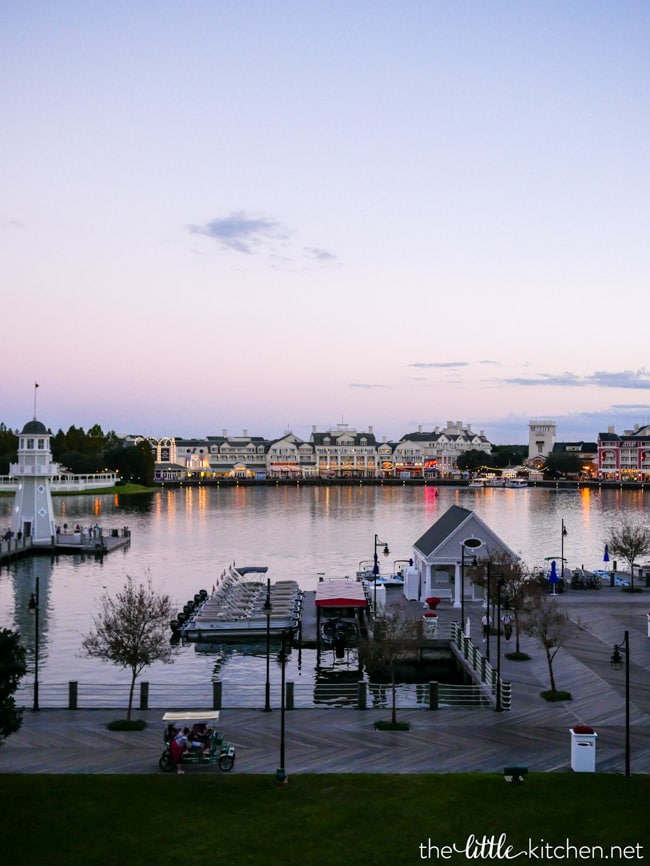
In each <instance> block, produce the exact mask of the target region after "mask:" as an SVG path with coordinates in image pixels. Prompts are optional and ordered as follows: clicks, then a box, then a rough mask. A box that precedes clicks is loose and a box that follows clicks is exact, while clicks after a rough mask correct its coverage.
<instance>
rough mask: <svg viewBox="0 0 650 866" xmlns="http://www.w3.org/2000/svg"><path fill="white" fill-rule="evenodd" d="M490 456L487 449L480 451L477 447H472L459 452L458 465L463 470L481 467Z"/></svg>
mask: <svg viewBox="0 0 650 866" xmlns="http://www.w3.org/2000/svg"><path fill="white" fill-rule="evenodd" d="M489 460H490V457H489V455H488V454H486V453H485V451H478V450H477V449H476V448H471V449H470V450H469V451H464V452H463V453H462V454H459V455H458V457H457V459H456V466H457V467H458V469H461V470H463V471H464V470H466V469H467V470H470V471H472V470H474V469H481V468H482V467H483V466H485V465H486V461H489Z"/></svg>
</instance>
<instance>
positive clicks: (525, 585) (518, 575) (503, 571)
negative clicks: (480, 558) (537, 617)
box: [476, 553, 537, 655]
mask: <svg viewBox="0 0 650 866" xmlns="http://www.w3.org/2000/svg"><path fill="white" fill-rule="evenodd" d="M490 565H491V568H490V584H491V586H490V601H491V605H492V610H491V612H490V615H491V617H492V621H493V622H494V605H495V604H496V601H497V591H498V586H497V584H498V581H499V580H503V585H502V587H501V609H502V613H503V611H504V610H508V611H509V613H511V614H512V618H513V619H514V623H515V653H516V654H517V655H521V648H520V641H521V632H522V630H523V620H524V619H525V611H526V606H527V604H528V601H529V599H530V596H531V594H532V593H534V592H535V591H536V589H537V587H536V586H535V584H533V583H531V581H530V579H529V577H530V574H529V571H528V569H527V568H526V565H525V563H524V562H523V561H522V560H521V559H513V558H512V557H511V556H510V555H509V554H507V553H504V554H502V555H498V556H494V557H492V559H491V562H490ZM481 571H482V574H479V575H478V577H477V580H476V583H478V584H479V585H482V586H484V587H485V585H486V583H487V575H486V573H485V570H484V569H482V570H481ZM496 626H497V628H501V625H500V623H496Z"/></svg>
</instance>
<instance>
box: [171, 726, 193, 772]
mask: <svg viewBox="0 0 650 866" xmlns="http://www.w3.org/2000/svg"><path fill="white" fill-rule="evenodd" d="M189 732H190V729H189V728H183V730H182V731H180V732H179V733H178V734H176V736H175V737H174V739H173V740H172V741H171V743H170V750H171V753H172V760H173V762H174V764H175V765H176V772H177V773H178V774H179V775H182V774H183V773H184V772H185V770H183V769H182V767H181V761H182V759H183V752H185V751H186V750H187V747H188V745H189V740H188V734H189Z"/></svg>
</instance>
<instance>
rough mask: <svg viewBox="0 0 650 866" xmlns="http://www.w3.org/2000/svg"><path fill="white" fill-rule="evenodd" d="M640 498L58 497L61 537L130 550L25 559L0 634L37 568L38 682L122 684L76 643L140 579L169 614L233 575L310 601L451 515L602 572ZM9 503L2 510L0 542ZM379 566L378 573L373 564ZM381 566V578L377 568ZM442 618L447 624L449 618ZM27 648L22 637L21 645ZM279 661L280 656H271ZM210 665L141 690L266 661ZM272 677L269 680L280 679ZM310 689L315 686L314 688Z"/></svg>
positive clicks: (309, 655)
mask: <svg viewBox="0 0 650 866" xmlns="http://www.w3.org/2000/svg"><path fill="white" fill-rule="evenodd" d="M647 495H648V494H646V493H645V492H643V491H640V490H639V491H628V490H620V489H607V490H591V489H581V490H572V491H554V490H543V489H534V488H527V489H522V490H510V489H490V488H488V489H485V490H468V489H455V488H439V489H438V488H435V487H431V486H427V487H381V486H379V487H370V486H362V485H358V486H350V487H334V486H322V487H304V486H301V487H277V488H276V487H269V488H266V487H265V488H256V487H235V488H216V487H214V488H212V487H211V488H207V487H200V488H175V489H164V490H161V491H160V492H157V493H154V494H151V495H145V496H137V497H122V496H120V495H119V494H118V493H110V494H106V495H102V496H92V497H86V496H72V497H55V499H54V509H55V521H56V522H57V523H58V524H62V523H63V522H68V523H77V522H79V523H81V524H82V525H83V524H88V523H92V524H94V523H96V522H98V523H99V524H100V525H101V526H102V528H103V529H104V531H105V532H108V533H110V531H111V529H113V528H117V529H121V528H122V527H123V526H129V529H130V530H131V532H132V539H131V545H130V547H129V548H125V549H123V550H120V551H118V552H115V553H113V554H110V555H109V556H107V557H104V559H103V561H101V562H96V561H94V560H89V559H85V560H84V559H82V558H81V557H72V556H70V557H68V556H60V557H58V558H57V560H56V561H54V562H50V560H49V559H47V558H45V559H42V558H38V559H33V560H23V561H20V562H16V563H13V564H12V565H11V566H9V567H8V566H3V567H2V568H1V569H0V626H7V627H10V628H19V630H20V631H21V633H23V634H24V635H25V639H26V642H27V643H28V648H29V640H30V637H29V636H30V628H33V624H32V622H31V618H29V614H28V613H27V604H28V602H29V597H30V594H31V592H33V586H34V580H35V576H36V573H37V572H36V569H37V568H38V569H39V571H38V574H39V576H40V578H41V584H40V587H41V597H42V607H43V616H42V620H41V622H42V625H41V628H42V634H41V649H42V657H41V676H42V679H44V680H46V679H47V680H49V681H51V682H59V683H66V682H67V681H68V680H79V681H85V682H120V683H121V682H123V681H124V680H125V678H126V675H125V674H124V673H123V672H121V671H120V670H119V669H116V668H114V667H113V666H111V665H102V664H101V662H99V661H98V660H92V659H86V658H84V657H82V656H81V654H80V647H81V641H82V639H83V636H84V635H85V634H86V633H87V632H88V631H89V629H90V626H91V622H92V616H93V614H95V613H97V611H98V609H99V603H100V598H101V595H102V593H103V592H105V591H109V592H116V591H118V590H119V589H120V588H121V587H122V586H123V585H124V582H125V579H126V575H127V574H128V575H131V576H132V577H133V578H134V579H135V580H137V581H143V580H146V578H147V576H151V579H152V580H153V582H154V585H155V586H156V587H157V588H158V589H159V590H160V591H164V592H167V593H168V594H169V595H170V596H171V597H172V600H173V602H174V605H175V608H176V609H182V607H183V604H184V602H185V600H186V599H187V598H191V597H193V596H194V594H195V593H196V592H197V590H198V589H199V588H203V587H205V588H207V589H210V588H211V586H212V585H213V583H214V582H215V580H216V578H217V577H218V576H219V574H220V573H221V572H222V571H223V569H224V568H226V567H227V566H228V565H229V564H230V563H232V562H235V563H237V564H239V565H248V564H254V565H268V566H269V574H270V576H271V578H272V580H280V579H293V580H296V581H297V582H298V583H299V584H300V586H301V587H302V588H303V589H305V590H309V589H315V588H316V584H317V579H318V578H317V575H318V573H319V572H323V573H324V574H325V576H326V577H342V576H344V575H350V576H352V575H354V573H355V571H356V569H357V565H358V563H359V561H360V560H363V559H368V558H372V556H373V553H374V550H373V543H374V537H375V534H378V535H379V537H380V538H381V539H384V540H386V541H387V542H388V543H389V546H390V549H391V558H390V562H391V563H392V561H393V559H402V558H404V559H408V557H409V555H410V552H411V546H412V544H413V543H414V541H415V540H416V539H417V538H419V537H420V536H421V535H422V534H423V533H424V532H425V531H426V530H427V529H428V528H429V527H430V526H431V525H432V523H434V522H435V521H436V520H437V519H438V518H439V517H440V516H441V515H442V514H443V513H444V512H445V511H446V510H447V508H449V506H450V505H452V504H457V505H461V506H464V507H465V508H470V509H473V510H475V511H476V513H477V514H478V515H479V516H480V517H481V519H482V520H484V521H485V522H486V523H487V525H488V526H489V527H490V528H491V529H492V530H494V532H496V533H497V534H498V535H499V536H500V537H501V538H502V539H503V540H504V541H505V543H506V544H507V545H508V546H509V547H510V548H512V549H513V550H515V551H516V552H517V553H519V554H521V556H522V557H523V559H524V560H525V562H526V563H527V565H528V566H529V567H531V568H532V567H533V566H541V565H542V564H543V562H544V559H545V557H546V556H549V555H557V554H559V552H560V545H561V543H562V536H561V527H562V522H564V525H565V526H566V529H567V534H566V536H565V537H564V555H565V557H566V558H567V565H568V567H569V568H579V567H580V566H581V565H584V566H585V568H586V569H588V570H591V569H594V568H599V567H602V556H603V550H604V544H605V539H606V537H607V533H608V531H609V527H610V526H611V525H613V524H614V523H616V522H617V521H618V520H619V519H620V518H621V517H622V516H623V515H631V516H635V515H639V514H643V513H644V512H645V508H646V502H647V500H646V496H647ZM11 505H12V499H11V498H3V499H0V529H2V528H3V527H6V526H8V524H9V519H10V512H11ZM382 565H384V563H383V562H382ZM384 567H385V566H384ZM445 615H447V616H451V612H449V613H446V614H445ZM31 641H32V643H31V646H32V647H33V638H31ZM276 654H277V653H276ZM216 655H217V654H216V653H214V652H212V651H211V652H201V651H198V652H197V651H195V649H194V646H190V647H183V648H181V651H180V653H179V656H178V658H177V660H176V661H175V662H174V664H173V665H169V666H165V665H162V664H159V665H154V666H153V667H152V668H151V669H150V670H149V671H147V678H148V679H149V680H150V681H151V682H166V681H169V679H170V678H171V677H173V678H175V679H176V680H177V681H179V682H186V683H188V684H192V683H206V682H210V681H211V680H212V679H213V678H214V677H215V676H218V677H219V678H221V679H223V680H224V681H231V682H246V681H252V680H255V681H256V682H263V681H264V676H265V672H264V667H265V652H264V651H262V652H255V651H253V652H251V653H242V652H241V649H237V648H233V649H232V650H231V649H227V650H223V651H220V654H219V655H218V658H217V657H215V656H216ZM322 666H323V665H321V664H319V663H318V662H317V659H316V656H315V651H306V652H303V653H297V652H295V651H294V653H292V658H291V659H290V660H289V663H288V667H287V677H293V678H294V679H296V680H300V679H302V680H303V681H305V680H308V681H310V682H311V683H312V684H315V683H316V670H317V668H320V667H322ZM273 675H274V676H276V677H279V666H275V667H274V670H273ZM314 687H315V686H314Z"/></svg>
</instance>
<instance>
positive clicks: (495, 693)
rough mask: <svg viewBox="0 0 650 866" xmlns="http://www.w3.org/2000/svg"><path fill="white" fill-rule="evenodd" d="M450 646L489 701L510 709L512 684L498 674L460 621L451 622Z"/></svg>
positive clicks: (503, 708)
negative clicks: (466, 633)
mask: <svg viewBox="0 0 650 866" xmlns="http://www.w3.org/2000/svg"><path fill="white" fill-rule="evenodd" d="M450 646H451V648H452V651H453V652H454V654H455V656H456V658H457V659H458V660H459V662H460V663H461V664H462V665H463V666H464V668H465V670H467V672H468V673H469V674H470V676H471V677H472V680H473V681H474V683H475V684H477V685H478V686H479V687H480V688H481V689H482V690H483V691H484V692H485V694H486V696H487V698H488V700H489V701H490V703H493V704H494V705H495V706H496V705H497V703H500V708H501V709H502V710H509V709H511V707H512V684H511V683H509V682H507V681H506V680H504V679H503V677H500V676H499V672H498V670H497V668H495V667H494V665H493V664H492V663H491V662H490V661H488V659H487V658H486V657H485V656H484V655H483V653H482V652H481V651H480V650H479V648H478V647H477V646H476V644H475V643H474V642H473V641H472V639H471V637H468V636H467V635H465V633H464V631H463V629H462V627H461V625H460V623H457V622H452V623H451V644H450ZM499 690H500V692H501V694H500V695H499Z"/></svg>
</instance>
